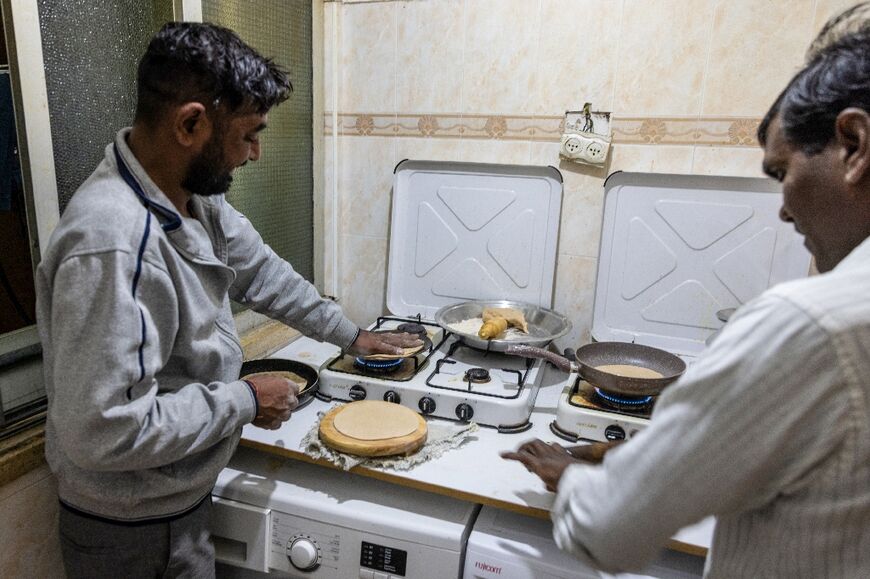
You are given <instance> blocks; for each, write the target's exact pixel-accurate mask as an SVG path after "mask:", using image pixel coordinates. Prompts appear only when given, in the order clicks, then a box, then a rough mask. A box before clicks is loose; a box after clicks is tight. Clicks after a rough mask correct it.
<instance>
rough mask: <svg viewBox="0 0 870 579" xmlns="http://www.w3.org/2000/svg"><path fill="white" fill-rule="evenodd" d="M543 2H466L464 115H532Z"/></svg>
mask: <svg viewBox="0 0 870 579" xmlns="http://www.w3.org/2000/svg"><path fill="white" fill-rule="evenodd" d="M540 7H541V0H472V1H468V2H466V3H465V32H464V34H465V49H464V54H465V57H464V62H463V67H462V100H463V102H462V112H466V113H512V114H528V113H530V112H531V111H532V110H533V109H534V100H535V97H536V96H537V94H538V93H537V82H538V73H537V69H538V64H539V61H540V59H539V55H538V52H537V47H538V46H537V45H538V30H539V22H540Z"/></svg>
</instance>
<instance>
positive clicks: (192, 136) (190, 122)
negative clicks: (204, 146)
mask: <svg viewBox="0 0 870 579" xmlns="http://www.w3.org/2000/svg"><path fill="white" fill-rule="evenodd" d="M172 129H173V134H174V135H175V138H176V140H177V141H178V143H179V144H180V145H181V146H183V147H197V146H198V145H199V144H201V143H204V142H205V141H207V140H208V139H209V137H210V135H211V121H210V120H209V118H208V115H206V113H205V106H204V105H203V104H202V103H198V102H195V101H193V102H187V103H184V104H183V105H181V106H180V107H178V108H177V109H175V116H174V118H173V125H172Z"/></svg>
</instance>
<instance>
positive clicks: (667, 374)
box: [505, 342, 686, 396]
mask: <svg viewBox="0 0 870 579" xmlns="http://www.w3.org/2000/svg"><path fill="white" fill-rule="evenodd" d="M505 353H507V354H513V355H515V356H523V357H524V358H541V359H544V360H547V361H548V362H551V363H552V364H553V365H555V366H556V367H557V368H559V369H560V370H563V371H565V372H569V373H570V372H577V373H578V374H579V375H580V377H582V378H583V379H584V380H586V381H587V382H589V383H590V384H592V385H594V386H598V387H599V388H601V389H602V390H605V391H607V392H612V393H614V394H622V395H623V396H657V395H658V394H661V392H662V390H664V389H665V386H667V385H668V384H670V383H671V382H673V381H674V380H676V379H677V378H679V377H680V375H682V373H683V372H684V371H685V370H686V363H685V362H683V361H682V360H681V359H680V358H679V357H677V356H675V355H673V354H671V353H669V352H665V351H664V350H659V349H658V348H653V347H651V346H643V345H641V344H631V343H627V342H593V343H591V344H586V345H585V346H581V347H580V348H578V349H577V352H576V353H575V357H576V359H577V361H576V362H573V361H571V360H569V359H568V358H564V357H562V356H559V355H558V354H555V353H553V352H549V351H547V350H544V349H541V348H532V347H529V346H510V347H509V348H507V349H506V350H505ZM611 364H626V365H630V366H641V367H642V368H649V369H650V370H655V371H656V372H658V373H659V374H661V375H662V377H661V378H631V377H628V376H617V375H616V374H610V373H609V372H602V371H600V370H596V369H595V368H596V366H608V365H611Z"/></svg>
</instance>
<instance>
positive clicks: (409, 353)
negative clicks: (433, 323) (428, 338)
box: [362, 344, 426, 360]
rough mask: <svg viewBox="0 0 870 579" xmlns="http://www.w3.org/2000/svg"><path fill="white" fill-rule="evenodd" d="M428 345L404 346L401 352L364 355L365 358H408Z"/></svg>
mask: <svg viewBox="0 0 870 579" xmlns="http://www.w3.org/2000/svg"><path fill="white" fill-rule="evenodd" d="M425 347H426V344H420V345H419V346H414V347H413V348H404V349H403V350H402V353H401V354H372V355H370V356H362V359H363V360H399V359H401V358H408V357H410V356H413V355H414V354H418V353H419V352H422V351H423V348H425Z"/></svg>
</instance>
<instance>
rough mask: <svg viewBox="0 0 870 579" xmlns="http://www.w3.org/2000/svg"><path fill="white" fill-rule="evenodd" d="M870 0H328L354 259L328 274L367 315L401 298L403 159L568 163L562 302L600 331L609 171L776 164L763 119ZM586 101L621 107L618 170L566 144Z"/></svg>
mask: <svg viewBox="0 0 870 579" xmlns="http://www.w3.org/2000/svg"><path fill="white" fill-rule="evenodd" d="M855 3H857V1H852V0H765V1H764V2H759V1H758V0H377V1H367V0H357V1H352V0H343V1H334V2H328V3H327V4H326V7H325V10H324V28H325V30H324V39H325V40H324V42H325V46H324V64H325V70H324V107H323V108H324V110H325V111H330V112H327V113H326V114H325V115H324V130H325V151H326V155H325V164H324V165H325V171H326V175H325V179H324V182H325V186H326V190H325V197H326V200H327V201H326V204H325V205H326V206H327V207H331V200H332V197H333V195H336V196H337V197H338V207H337V209H338V211H337V213H338V222H337V224H336V229H337V231H338V234H339V238H338V248H337V251H338V257H339V259H337V260H335V261H336V266H337V271H336V269H335V268H333V267H332V263H333V259H332V255H327V256H326V264H327V267H326V270H325V271H326V275H327V277H329V276H332V275H337V281H338V293H339V294H340V296H341V298H342V303H343V304H344V305H345V307H346V308H347V310H348V312H349V313H350V314H351V316H352V317H353V319H354V320H355V321H356V322H358V323H360V324H367V323H369V322H370V321H371V320H372V319H373V318H374V317H375V316H376V315H378V314H379V313H381V312H382V311H384V309H385V307H386V305H385V294H386V279H387V277H386V271H387V268H388V264H387V258H386V254H387V247H388V236H389V218H390V201H391V186H392V176H393V175H392V171H393V167H395V165H396V163H398V162H399V161H400V160H402V159H407V158H416V159H435V160H462V161H474V162H494V163H516V164H536V165H553V166H556V167H558V168H559V169H560V171H561V172H562V174H563V177H564V180H565V183H564V190H565V194H564V200H563V208H562V222H561V229H560V239H559V250H558V261H557V272H556V291H555V297H554V304H553V306H554V308H555V309H557V310H559V311H561V312H563V313H565V314H566V315H568V316H569V317H570V318H571V319H572V321H573V322H574V327H575V329H574V331H573V332H572V334H571V335H570V336H568V337H567V338H566V339H565V340H563V344H560V345H562V346H563V347H564V346H576V345H578V343H579V342H584V341H586V340H588V338H589V326H590V315H591V307H592V302H591V299H592V293H593V292H592V288H593V287H594V283H595V272H596V268H597V255H598V239H599V236H600V221H601V211H602V203H603V184H604V179H605V178H606V176H607V175H608V174H609V173H611V172H613V171H617V170H623V171H641V172H660V173H695V174H702V175H736V176H750V177H761V176H762V173H761V170H760V162H761V157H762V155H761V151H760V149H759V148H758V144H757V142H756V139H755V131H756V128H757V126H758V122H759V120H760V118H761V117H762V116H763V114H764V113H765V112H766V110H767V108H768V106H769V105H770V104H771V103H772V101H773V100H774V98H775V97H776V95H777V94H778V92H779V91H780V90H781V89H782V88H784V86H785V84H786V83H787V81H788V79H789V78H790V77H791V75H793V74H794V72H795V71H796V70H797V69H798V67H799V66H800V64H801V63H802V61H803V58H804V52H805V50H806V48H807V46H809V43H810V41H811V39H812V38H813V36H814V35H815V33H816V31H817V30H818V29H819V28H820V27H821V25H822V24H823V23H824V22H825V20H827V18H828V17H830V16H831V15H833V14H834V13H836V12H839V11H840V10H842V9H844V8H846V7H847V6H851V5H853V4H855ZM584 102H591V103H592V105H593V108H594V109H596V110H603V111H610V112H611V113H612V130H613V142H614V146H613V147H612V149H611V154H610V157H609V159H608V164H607V166H606V167H605V168H603V169H595V168H590V167H584V166H581V165H576V164H573V163H567V162H563V161H560V159H559V156H558V139H559V137H560V135H561V124H562V122H563V115H564V112H565V111H566V110H576V109H579V108H580V107H582V105H583V103H584ZM332 111H335V112H332ZM336 128H337V129H336ZM331 219H332V214H331V212H330V211H329V210H327V214H326V220H327V226H326V231H331V224H330V220H331ZM326 245H327V248H330V247H331V242H329V243H327V244H326ZM326 285H327V287H330V286H331V283H330V280H329V279H328V280H327V283H326Z"/></svg>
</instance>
